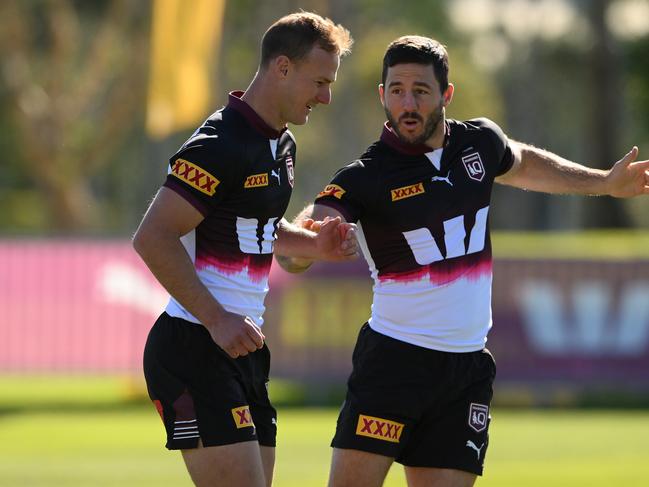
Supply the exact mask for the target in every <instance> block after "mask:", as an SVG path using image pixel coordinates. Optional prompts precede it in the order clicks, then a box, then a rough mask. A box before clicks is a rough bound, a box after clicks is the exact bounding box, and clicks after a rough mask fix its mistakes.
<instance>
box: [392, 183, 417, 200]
mask: <svg viewBox="0 0 649 487" xmlns="http://www.w3.org/2000/svg"><path fill="white" fill-rule="evenodd" d="M424 192H425V190H424V183H417V184H413V185H411V186H404V187H403V188H397V189H391V190H390V197H391V198H392V201H399V200H402V199H405V198H410V197H411V196H417V195H418V194H421V193H424Z"/></svg>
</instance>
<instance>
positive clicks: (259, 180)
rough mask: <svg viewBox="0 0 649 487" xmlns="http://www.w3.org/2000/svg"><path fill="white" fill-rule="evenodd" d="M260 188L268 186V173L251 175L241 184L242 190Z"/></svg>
mask: <svg viewBox="0 0 649 487" xmlns="http://www.w3.org/2000/svg"><path fill="white" fill-rule="evenodd" d="M260 186H268V173H267V172H265V173H262V174H252V175H250V176H248V177H247V178H246V181H245V183H243V187H244V188H259V187H260Z"/></svg>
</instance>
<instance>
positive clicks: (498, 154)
mask: <svg viewBox="0 0 649 487" xmlns="http://www.w3.org/2000/svg"><path fill="white" fill-rule="evenodd" d="M477 121H478V122H479V123H480V125H481V126H482V128H483V129H484V130H485V132H486V133H487V137H489V140H490V142H491V146H492V147H493V149H494V152H495V157H494V160H495V161H497V165H496V167H495V168H494V169H495V174H496V176H501V175H503V174H505V173H506V172H507V171H509V170H510V169H511V168H512V165H513V164H514V153H513V152H512V149H511V147H510V146H509V139H507V136H506V135H505V133H504V132H503V131H502V129H501V128H500V127H499V126H498V125H497V124H496V123H494V122H493V121H491V120H489V119H488V118H479V119H478V120H477Z"/></svg>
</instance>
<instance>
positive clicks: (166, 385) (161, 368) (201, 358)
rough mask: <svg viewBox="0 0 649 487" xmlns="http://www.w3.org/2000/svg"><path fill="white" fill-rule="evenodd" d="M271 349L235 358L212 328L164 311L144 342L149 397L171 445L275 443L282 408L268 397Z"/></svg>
mask: <svg viewBox="0 0 649 487" xmlns="http://www.w3.org/2000/svg"><path fill="white" fill-rule="evenodd" d="M269 369H270V352H269V350H268V347H267V346H266V345H264V347H263V348H262V349H260V350H257V351H256V352H253V353H250V354H248V355H246V356H245V357H239V358H237V359H233V358H231V357H230V356H229V355H228V354H227V353H225V351H223V349H221V347H219V346H218V345H217V344H216V343H214V341H213V340H212V337H211V336H210V334H209V332H208V331H207V329H206V328H205V327H204V326H202V325H198V324H196V323H190V322H188V321H185V320H183V319H181V318H173V317H171V316H169V315H168V314H167V313H163V314H162V315H161V316H160V317H159V318H158V320H157V321H156V322H155V324H154V325H153V327H152V328H151V331H150V332H149V336H148V338H147V342H146V346H145V348H144V376H145V378H146V384H147V389H148V392H149V397H150V398H151V400H152V401H153V403H154V404H155V406H156V409H157V410H158V413H159V414H160V416H161V418H162V421H163V423H164V426H165V429H166V431H167V443H166V447H167V448H168V449H170V450H179V449H189V448H196V447H197V446H198V440H199V439H200V440H201V441H202V444H203V446H217V445H228V444H233V443H239V442H243V441H251V440H256V441H258V442H259V444H260V445H263V446H275V437H276V433H277V426H276V418H277V413H276V411H275V409H274V408H273V406H272V405H271V403H270V400H269V398H268V391H267V383H268V373H269Z"/></svg>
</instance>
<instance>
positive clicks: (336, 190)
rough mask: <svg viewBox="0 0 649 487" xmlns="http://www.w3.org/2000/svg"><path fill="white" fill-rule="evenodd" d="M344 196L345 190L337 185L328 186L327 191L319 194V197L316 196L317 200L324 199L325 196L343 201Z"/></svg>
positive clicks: (324, 190)
mask: <svg viewBox="0 0 649 487" xmlns="http://www.w3.org/2000/svg"><path fill="white" fill-rule="evenodd" d="M344 194H345V190H344V189H342V188H341V187H340V186H338V185H337V184H328V185H327V186H326V187H325V189H323V190H322V191H320V192H319V193H318V196H316V198H322V197H323V196H334V197H336V198H338V199H341V198H342V197H343V195H344Z"/></svg>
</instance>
